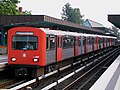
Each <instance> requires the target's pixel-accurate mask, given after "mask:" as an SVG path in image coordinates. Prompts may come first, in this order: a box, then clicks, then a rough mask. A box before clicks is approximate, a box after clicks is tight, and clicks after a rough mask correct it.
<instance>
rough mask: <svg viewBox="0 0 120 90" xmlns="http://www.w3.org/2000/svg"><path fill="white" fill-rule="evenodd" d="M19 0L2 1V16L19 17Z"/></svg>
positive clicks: (0, 5) (0, 12)
mask: <svg viewBox="0 0 120 90" xmlns="http://www.w3.org/2000/svg"><path fill="white" fill-rule="evenodd" d="M18 3H19V1H18V0H1V1H0V14H1V15H17V14H18V10H17V9H16V8H17V5H16V4H18Z"/></svg>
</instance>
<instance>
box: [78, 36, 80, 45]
mask: <svg viewBox="0 0 120 90" xmlns="http://www.w3.org/2000/svg"><path fill="white" fill-rule="evenodd" d="M78 46H79V47H80V46H81V37H79V38H78Z"/></svg>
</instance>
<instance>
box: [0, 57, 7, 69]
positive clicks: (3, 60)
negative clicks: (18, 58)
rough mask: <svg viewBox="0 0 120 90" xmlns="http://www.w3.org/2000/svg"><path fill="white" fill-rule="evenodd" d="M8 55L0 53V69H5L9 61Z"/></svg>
mask: <svg viewBox="0 0 120 90" xmlns="http://www.w3.org/2000/svg"><path fill="white" fill-rule="evenodd" d="M7 60H8V56H7V55H0V71H2V70H4V68H5V67H6V66H7V63H8V61H7Z"/></svg>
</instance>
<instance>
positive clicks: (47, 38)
mask: <svg viewBox="0 0 120 90" xmlns="http://www.w3.org/2000/svg"><path fill="white" fill-rule="evenodd" d="M46 50H49V36H47V37H46Z"/></svg>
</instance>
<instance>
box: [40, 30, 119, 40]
mask: <svg viewBox="0 0 120 90" xmlns="http://www.w3.org/2000/svg"><path fill="white" fill-rule="evenodd" d="M40 29H41V30H42V31H44V32H45V33H46V34H51V35H61V36H62V35H70V36H85V37H103V38H114V39H116V38H117V37H113V36H105V35H97V34H86V33H77V32H69V31H62V30H50V29H44V28H40Z"/></svg>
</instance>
